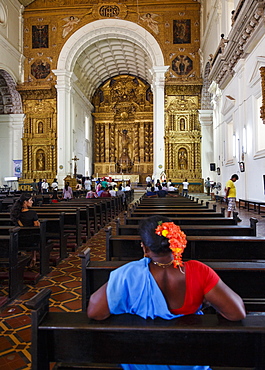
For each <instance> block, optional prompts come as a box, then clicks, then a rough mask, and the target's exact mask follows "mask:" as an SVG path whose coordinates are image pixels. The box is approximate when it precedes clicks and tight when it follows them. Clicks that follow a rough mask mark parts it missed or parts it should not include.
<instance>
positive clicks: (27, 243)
mask: <svg viewBox="0 0 265 370" xmlns="http://www.w3.org/2000/svg"><path fill="white" fill-rule="evenodd" d="M46 224H47V220H40V227H35V226H33V227H25V226H23V227H20V228H19V233H18V250H19V251H29V250H30V251H32V250H36V251H37V252H38V253H39V260H40V268H39V275H40V276H45V275H47V274H48V273H49V272H50V267H49V260H50V253H51V251H52V249H53V244H52V243H49V242H47V237H46ZM15 228H16V227H15V226H2V225H1V223H0V235H8V233H9V230H13V229H15ZM40 276H35V278H34V280H35V281H36V280H38V279H39V278H40Z"/></svg>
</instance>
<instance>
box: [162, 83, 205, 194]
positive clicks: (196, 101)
mask: <svg viewBox="0 0 265 370" xmlns="http://www.w3.org/2000/svg"><path fill="white" fill-rule="evenodd" d="M199 107H200V86H167V87H166V103H165V112H166V116H165V117H166V118H165V153H166V155H165V157H166V158H165V168H166V171H165V172H166V175H167V178H170V179H172V181H174V182H180V183H182V182H183V181H184V180H185V179H188V181H189V182H191V183H194V186H191V187H190V191H194V192H196V191H198V192H199V191H202V189H203V188H202V175H201V127H200V122H199V116H198V109H199Z"/></svg>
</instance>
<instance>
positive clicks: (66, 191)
mask: <svg viewBox="0 0 265 370" xmlns="http://www.w3.org/2000/svg"><path fill="white" fill-rule="evenodd" d="M72 198H73V191H72V188H71V186H70V184H69V182H67V183H66V184H65V186H64V188H63V199H64V200H69V199H72Z"/></svg>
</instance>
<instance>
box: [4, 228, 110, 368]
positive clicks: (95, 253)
mask: <svg viewBox="0 0 265 370" xmlns="http://www.w3.org/2000/svg"><path fill="white" fill-rule="evenodd" d="M110 225H111V226H112V227H113V228H114V226H115V224H114V223H111V224H110ZM105 240H106V237H105V231H104V229H102V230H100V231H99V232H98V233H97V234H96V235H95V236H93V237H92V238H91V239H90V240H89V241H88V242H87V243H86V244H83V245H82V247H80V248H79V249H78V250H77V251H76V252H74V253H70V254H69V257H68V258H67V259H65V260H64V261H62V262H61V263H60V264H59V265H58V266H56V267H53V268H52V272H51V273H50V274H49V275H48V276H45V277H44V278H42V279H41V280H40V281H39V282H38V283H37V284H36V285H34V286H30V285H28V291H27V292H26V293H25V294H23V295H21V296H20V297H19V299H16V300H15V301H13V302H12V303H11V304H10V305H8V306H7V307H6V308H5V309H3V311H2V312H1V313H0V318H1V321H0V333H1V338H0V370H22V369H23V370H30V369H31V355H30V339H31V335H30V327H31V320H30V313H31V310H29V309H27V307H26V306H25V304H24V303H25V301H27V300H28V299H30V298H31V297H33V296H34V295H35V294H37V293H38V292H39V291H40V290H41V289H43V288H45V287H47V288H49V289H51V290H52V294H51V299H50V309H51V311H53V312H60V311H66V312H78V311H81V263H80V258H79V257H78V252H80V250H81V249H83V248H84V247H88V246H89V247H90V248H91V260H97V261H100V260H101V261H102V260H105Z"/></svg>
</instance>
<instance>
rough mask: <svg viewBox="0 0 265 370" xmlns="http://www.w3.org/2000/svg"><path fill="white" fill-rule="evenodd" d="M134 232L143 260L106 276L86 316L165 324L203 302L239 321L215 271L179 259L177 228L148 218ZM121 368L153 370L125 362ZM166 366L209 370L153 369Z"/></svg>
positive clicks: (239, 304) (240, 309) (240, 308)
mask: <svg viewBox="0 0 265 370" xmlns="http://www.w3.org/2000/svg"><path fill="white" fill-rule="evenodd" d="M139 232H140V236H141V240H142V243H141V245H142V248H143V253H144V258H142V259H141V260H139V261H133V262H130V263H127V264H125V265H123V266H122V267H120V268H118V269H116V270H114V271H112V272H111V273H110V277H109V280H108V282H107V283H105V284H104V285H103V286H102V287H101V288H99V289H98V290H97V291H96V292H95V293H93V294H92V295H91V297H90V301H89V304H88V308H87V314H88V316H89V317H90V318H93V319H96V320H104V319H106V318H107V317H109V316H110V315H111V314H117V315H118V314H123V313H130V314H135V315H139V316H141V317H142V318H144V319H146V318H151V319H154V318H156V317H160V318H163V319H166V320H171V319H174V318H177V317H179V316H182V315H190V314H202V312H201V308H202V304H203V303H204V302H206V303H207V304H209V305H212V306H213V307H214V308H215V309H216V311H217V312H218V313H220V314H221V315H222V316H223V317H225V318H226V319H228V320H231V321H238V320H241V319H243V318H244V317H245V315H246V312H245V307H244V304H243V301H242V299H241V298H240V297H239V296H238V295H237V294H236V293H235V292H234V291H233V290H231V289H230V288H229V287H228V286H227V285H226V284H225V283H224V282H223V281H222V280H221V279H220V277H219V276H218V275H217V274H216V273H215V271H213V270H212V269H211V268H210V267H208V266H207V265H205V264H203V263H201V262H199V261H195V260H190V261H187V262H183V261H182V253H183V250H184V248H185V247H186V243H187V241H186V236H185V234H184V233H183V232H182V231H181V230H180V228H179V226H177V225H175V224H174V223H173V222H170V221H169V220H168V219H167V218H165V217H161V216H152V217H150V218H147V219H144V220H143V221H142V222H141V224H140V226H139ZM177 355H178V356H181V353H179V354H177ZM191 359H192V353H191ZM165 361H166V359H165ZM160 366H162V367H160ZM122 367H123V368H124V369H147V368H150V369H156V368H157V367H156V366H155V365H148V367H147V365H128V364H127V365H122ZM168 368H170V369H171V368H172V369H194V370H195V369H196V370H202V369H203V370H205V369H210V368H209V366H167V365H159V369H168Z"/></svg>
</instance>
